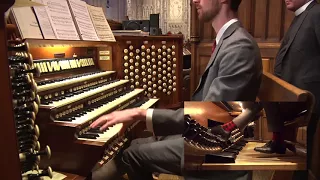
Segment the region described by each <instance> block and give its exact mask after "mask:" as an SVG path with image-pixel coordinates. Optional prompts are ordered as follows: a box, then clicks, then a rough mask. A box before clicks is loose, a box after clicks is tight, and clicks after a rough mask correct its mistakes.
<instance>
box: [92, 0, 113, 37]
mask: <svg viewBox="0 0 320 180" xmlns="http://www.w3.org/2000/svg"><path fill="white" fill-rule="evenodd" d="M87 7H88V11H89V14H90V16H91V19H92V22H93V25H94V27H95V29H96V32H97V35H98V37H99V38H100V40H101V41H109V42H115V41H116V39H115V38H114V35H113V33H112V30H111V28H110V25H109V23H108V21H107V19H106V17H105V15H104V12H103V9H102V8H101V7H95V6H91V5H87Z"/></svg>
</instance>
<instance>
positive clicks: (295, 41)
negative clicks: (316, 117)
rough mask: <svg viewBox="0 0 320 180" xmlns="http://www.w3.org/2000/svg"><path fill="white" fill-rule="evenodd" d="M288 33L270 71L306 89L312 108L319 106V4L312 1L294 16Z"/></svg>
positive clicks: (318, 110) (317, 110) (318, 111)
mask: <svg viewBox="0 0 320 180" xmlns="http://www.w3.org/2000/svg"><path fill="white" fill-rule="evenodd" d="M288 32H289V33H287V34H288V36H289V37H287V36H285V39H286V38H287V39H288V40H287V41H285V39H284V41H283V43H282V44H281V47H280V50H279V53H278V55H277V57H276V62H275V68H274V72H275V75H276V76H278V77H279V78H281V79H283V80H285V81H287V82H288V83H290V84H292V85H294V86H296V87H299V88H301V89H304V90H308V91H310V92H311V93H313V95H314V96H315V98H316V102H317V103H316V107H315V111H316V112H317V113H318V114H319V113H320V107H319V101H320V5H319V4H318V3H316V2H315V1H314V2H312V3H311V4H310V5H309V6H308V7H307V9H306V10H305V11H304V12H303V13H302V14H301V15H299V16H298V17H296V18H295V20H294V21H293V23H292V25H291V26H290V28H289V30H288Z"/></svg>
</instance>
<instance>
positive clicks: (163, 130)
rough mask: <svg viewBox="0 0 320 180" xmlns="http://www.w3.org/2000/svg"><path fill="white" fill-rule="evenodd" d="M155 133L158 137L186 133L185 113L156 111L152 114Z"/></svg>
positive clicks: (179, 110)
mask: <svg viewBox="0 0 320 180" xmlns="http://www.w3.org/2000/svg"><path fill="white" fill-rule="evenodd" d="M152 124H153V132H154V134H155V135H156V136H169V135H177V134H182V133H183V131H184V111H183V109H182V108H181V109H178V110H175V111H174V110H167V109H154V110H153V114H152Z"/></svg>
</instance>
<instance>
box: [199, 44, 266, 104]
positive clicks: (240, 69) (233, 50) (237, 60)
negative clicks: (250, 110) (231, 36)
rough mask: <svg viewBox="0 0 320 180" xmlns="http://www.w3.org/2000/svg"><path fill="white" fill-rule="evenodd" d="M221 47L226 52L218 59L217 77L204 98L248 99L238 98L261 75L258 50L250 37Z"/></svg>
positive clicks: (242, 95) (241, 96)
mask: <svg viewBox="0 0 320 180" xmlns="http://www.w3.org/2000/svg"><path fill="white" fill-rule="evenodd" d="M223 48H224V52H226V53H224V54H223V55H222V57H221V59H219V61H220V62H219V71H218V78H215V79H214V80H213V81H212V84H211V85H210V89H209V92H208V94H207V95H206V97H205V100H210V99H212V98H211V97H219V98H221V99H220V100H229V99H230V100H249V99H240V98H243V97H246V96H244V95H245V94H247V93H246V90H248V88H249V87H252V82H253V80H255V81H257V78H258V76H259V74H260V75H261V72H262V67H261V64H258V63H257V62H259V61H261V57H260V54H259V53H258V52H257V51H259V50H258V49H257V47H255V46H254V44H253V42H252V41H250V39H240V40H238V41H234V42H232V43H230V44H228V45H227V46H225V47H223ZM255 83H256V82H255ZM251 100H253V101H254V100H255V99H250V101H251Z"/></svg>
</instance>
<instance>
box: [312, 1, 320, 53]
mask: <svg viewBox="0 0 320 180" xmlns="http://www.w3.org/2000/svg"><path fill="white" fill-rule="evenodd" d="M319 6H320V5H319ZM318 9H320V8H318ZM313 23H314V25H315V34H316V36H317V39H318V45H319V46H320V12H316V14H315V15H314V16H313ZM319 51H320V49H319Z"/></svg>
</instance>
